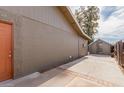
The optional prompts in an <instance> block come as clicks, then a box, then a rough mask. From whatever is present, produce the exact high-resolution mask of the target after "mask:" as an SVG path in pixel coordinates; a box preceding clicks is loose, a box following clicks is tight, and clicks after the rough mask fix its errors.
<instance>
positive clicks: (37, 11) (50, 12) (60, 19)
mask: <svg viewBox="0 0 124 93" xmlns="http://www.w3.org/2000/svg"><path fill="white" fill-rule="evenodd" d="M0 8H1V9H4V10H6V11H9V12H11V13H15V14H16V15H22V16H26V17H29V18H31V19H34V20H37V21H39V22H42V23H46V24H49V25H52V26H54V27H57V28H59V29H62V30H64V31H67V32H72V30H73V28H72V27H71V26H70V25H69V24H68V21H67V20H66V19H65V17H64V16H63V15H62V13H61V12H60V11H59V9H58V8H57V7H55V6H54V7H52V6H48V7H47V6H35V7H34V6H11V7H10V6H0ZM56 15H57V16H56Z"/></svg>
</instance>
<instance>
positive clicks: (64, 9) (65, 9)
mask: <svg viewBox="0 0 124 93" xmlns="http://www.w3.org/2000/svg"><path fill="white" fill-rule="evenodd" d="M58 8H59V9H60V10H61V12H62V13H63V14H64V16H65V17H66V18H67V20H68V21H69V22H70V24H71V25H72V26H73V28H74V29H75V30H76V32H77V33H78V34H79V35H80V36H82V37H83V38H85V39H87V40H89V41H91V40H92V39H91V38H90V37H89V36H88V35H87V34H85V33H84V31H83V30H82V29H81V27H80V25H79V23H78V22H77V20H76V18H75V17H74V15H73V13H72V11H71V10H70V8H69V7H67V6H58Z"/></svg>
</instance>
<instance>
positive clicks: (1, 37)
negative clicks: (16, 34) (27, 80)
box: [0, 22, 12, 81]
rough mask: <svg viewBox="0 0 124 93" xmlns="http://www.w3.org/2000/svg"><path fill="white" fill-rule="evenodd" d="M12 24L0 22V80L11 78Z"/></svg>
mask: <svg viewBox="0 0 124 93" xmlns="http://www.w3.org/2000/svg"><path fill="white" fill-rule="evenodd" d="M11 30H12V25H10V24H6V23H2V22H0V81H3V80H7V79H10V78H12V56H11V55H12V54H11V53H12V50H11V49H12V47H11Z"/></svg>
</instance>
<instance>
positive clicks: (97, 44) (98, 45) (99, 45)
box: [89, 39, 112, 55]
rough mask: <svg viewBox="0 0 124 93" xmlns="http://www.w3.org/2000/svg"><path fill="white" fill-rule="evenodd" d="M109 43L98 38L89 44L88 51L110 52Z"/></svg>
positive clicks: (91, 52) (97, 52)
mask: <svg viewBox="0 0 124 93" xmlns="http://www.w3.org/2000/svg"><path fill="white" fill-rule="evenodd" d="M111 46H112V45H111V44H109V43H108V42H106V41H104V40H101V39H98V40H96V41H94V42H92V43H90V44H89V52H90V54H105V55H110V54H111Z"/></svg>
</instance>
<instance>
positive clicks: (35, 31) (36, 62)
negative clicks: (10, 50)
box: [0, 7, 87, 78]
mask: <svg viewBox="0 0 124 93" xmlns="http://www.w3.org/2000/svg"><path fill="white" fill-rule="evenodd" d="M0 12H1V13H2V14H1V15H0V19H1V20H7V21H11V22H13V27H14V29H13V32H14V35H13V36H14V58H13V59H14V78H18V77H21V76H24V75H27V74H30V73H33V72H36V71H40V72H43V71H45V70H47V69H51V68H53V67H56V66H58V65H61V64H64V63H67V62H70V61H72V60H74V59H76V58H78V57H80V56H84V55H85V54H87V50H85V49H86V48H85V49H84V50H83V48H82V43H86V44H87V41H86V40H84V39H83V38H82V37H80V36H79V35H78V34H77V33H76V31H74V29H73V27H72V26H71V25H70V24H69V22H68V21H67V20H66V18H65V17H64V16H63V14H62V13H61V12H60V10H59V9H58V8H57V7H0ZM81 51H82V52H81ZM69 56H72V59H69Z"/></svg>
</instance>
